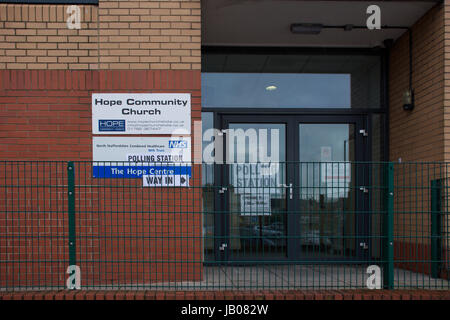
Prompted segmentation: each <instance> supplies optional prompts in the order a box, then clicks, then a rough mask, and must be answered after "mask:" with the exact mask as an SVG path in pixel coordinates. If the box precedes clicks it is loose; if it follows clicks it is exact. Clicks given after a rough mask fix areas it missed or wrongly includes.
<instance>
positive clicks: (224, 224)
mask: <svg viewBox="0 0 450 320" xmlns="http://www.w3.org/2000/svg"><path fill="white" fill-rule="evenodd" d="M214 123H215V126H216V128H218V129H219V130H224V129H228V126H229V123H273V124H285V126H286V133H285V135H286V139H285V140H286V141H285V143H286V146H285V148H286V150H285V151H286V152H285V154H286V162H291V163H294V162H296V161H297V162H298V161H299V148H300V146H299V143H300V141H299V138H300V137H299V125H300V124H302V123H318V124H326V123H329V124H332V123H342V124H345V123H348V124H354V126H355V161H358V162H359V161H361V162H362V161H368V160H370V154H371V153H370V139H368V138H367V137H364V136H363V135H362V134H360V133H359V130H361V129H365V130H366V131H367V132H368V133H369V136H370V132H369V131H370V127H369V126H368V117H367V116H365V115H351V114H341V115H324V114H316V115H311V114H292V113H290V114H275V113H274V114H271V113H263V114H255V113H250V112H245V113H244V112H242V110H241V112H238V113H233V112H220V113H216V114H215V119H214ZM224 136H226V134H224ZM292 137H293V138H292ZM223 148H224V150H223V155H224V156H225V155H226V153H225V151H226V150H225V148H226V140H225V138H224V144H223ZM357 170H358V171H357V175H356V176H357V177H358V180H357V181H356V185H357V186H359V185H361V186H367V185H369V183H370V181H368V180H369V179H368V177H369V175H368V173H367V172H366V168H365V166H358V167H357ZM292 171H293V170H292V167H291V168H289V166H287V167H286V181H285V182H286V184H290V183H292V184H293V186H298V185H299V182H300V181H299V179H300V177H299V174H297V173H296V172H292ZM214 176H215V185H216V188H215V189H216V190H217V191H219V190H220V188H222V187H226V186H228V185H229V182H228V178H229V167H228V166H227V165H226V163H225V161H224V164H217V165H215V172H214ZM361 177H363V179H361ZM223 192H224V193H219V192H216V193H215V201H214V209H215V212H216V213H215V219H214V221H215V226H214V232H215V242H214V252H215V254H214V256H215V261H216V262H220V263H224V264H228V263H233V262H234V263H239V262H238V261H237V260H233V261H232V262H231V261H230V259H229V254H228V252H229V250H228V248H230V241H229V239H230V238H229V227H230V222H229V217H230V214H229V192H228V190H223ZM368 196H369V195H368V194H364V193H362V192H358V193H357V197H356V199H355V200H356V201H357V205H358V206H359V209H360V210H361V211H364V212H366V213H368V211H369V207H368V203H369V202H368V201H367V200H366V201H365V199H364V197H368ZM286 208H287V210H288V211H289V212H293V211H294V210H295V208H299V195H298V192H295V191H294V197H293V199H292V200H289V198H287V205H286ZM286 219H287V230H286V231H287V234H286V236H287V237H288V241H287V250H286V257H285V258H277V259H276V262H277V263H281V262H286V263H299V262H301V260H302V256H301V254H300V252H301V250H300V248H299V246H300V244H299V241H295V239H292V238H290V237H289V235H292V234H298V233H299V231H298V230H296V226H297V225H299V223H296V222H297V221H294V220H295V219H298V217H295V216H293V215H289V214H287V218H286ZM362 220H365V219H362ZM359 221H361V220H359ZM366 221H367V220H366ZM357 227H358V230H359V232H358V234H366V235H369V233H368V232H369V231H370V230H369V229H368V226H367V225H365V226H364V225H361V224H360V223H357ZM222 244H225V246H226V247H225V250H219V247H220V246H221V245H222ZM358 248H359V247H358ZM365 256H366V253H365V252H364V251H361V250H358V252H357V255H356V258H357V259H359V260H364V258H365ZM259 260H264V261H267V260H268V259H267V258H265V257H261V259H252V261H254V262H255V263H257V262H258V261H259ZM352 260H355V259H352ZM317 261H323V260H319V259H318V260H317ZM324 261H326V259H325V260H324Z"/></svg>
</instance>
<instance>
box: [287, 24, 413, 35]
mask: <svg viewBox="0 0 450 320" xmlns="http://www.w3.org/2000/svg"><path fill="white" fill-rule="evenodd" d="M290 29H291V32H292V33H296V34H312V35H318V34H320V33H321V32H322V30H323V29H340V30H344V31H352V30H367V31H371V30H369V29H368V28H367V26H355V25H353V24H344V25H325V24H322V23H303V22H299V23H292V24H291V26H290ZM381 29H409V27H403V26H382V27H381Z"/></svg>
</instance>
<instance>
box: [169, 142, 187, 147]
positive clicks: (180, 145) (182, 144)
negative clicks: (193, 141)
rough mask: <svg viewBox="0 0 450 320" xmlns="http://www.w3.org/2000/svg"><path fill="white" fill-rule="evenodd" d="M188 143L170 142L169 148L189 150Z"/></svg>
mask: <svg viewBox="0 0 450 320" xmlns="http://www.w3.org/2000/svg"><path fill="white" fill-rule="evenodd" d="M187 147H188V142H187V141H184V140H169V148H187Z"/></svg>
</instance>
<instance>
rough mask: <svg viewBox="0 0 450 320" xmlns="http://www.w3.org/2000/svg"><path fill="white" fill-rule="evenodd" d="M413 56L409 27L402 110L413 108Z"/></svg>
mask: <svg viewBox="0 0 450 320" xmlns="http://www.w3.org/2000/svg"><path fill="white" fill-rule="evenodd" d="M412 74H413V58H412V30H411V29H409V88H408V90H406V91H405V92H404V93H403V110H405V111H412V110H414V90H413V88H412Z"/></svg>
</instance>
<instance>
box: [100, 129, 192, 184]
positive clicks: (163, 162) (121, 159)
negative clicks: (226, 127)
mask: <svg viewBox="0 0 450 320" xmlns="http://www.w3.org/2000/svg"><path fill="white" fill-rule="evenodd" d="M92 150H93V161H94V164H93V176H94V178H141V177H142V176H144V175H152V176H153V175H155V176H174V175H184V176H185V175H188V176H190V174H191V163H190V162H191V138H190V137H176V138H175V137H93V140H92Z"/></svg>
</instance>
